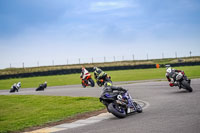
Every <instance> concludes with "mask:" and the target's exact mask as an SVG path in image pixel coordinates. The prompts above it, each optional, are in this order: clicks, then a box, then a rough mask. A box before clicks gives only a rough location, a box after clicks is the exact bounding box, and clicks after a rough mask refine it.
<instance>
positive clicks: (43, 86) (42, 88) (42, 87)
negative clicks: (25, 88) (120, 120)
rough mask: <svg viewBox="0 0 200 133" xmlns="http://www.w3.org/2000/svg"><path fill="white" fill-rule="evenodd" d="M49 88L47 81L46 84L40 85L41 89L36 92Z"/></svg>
mask: <svg viewBox="0 0 200 133" xmlns="http://www.w3.org/2000/svg"><path fill="white" fill-rule="evenodd" d="M45 88H47V81H45V82H44V84H40V85H39V87H38V88H37V89H36V91H41V90H44V89H45Z"/></svg>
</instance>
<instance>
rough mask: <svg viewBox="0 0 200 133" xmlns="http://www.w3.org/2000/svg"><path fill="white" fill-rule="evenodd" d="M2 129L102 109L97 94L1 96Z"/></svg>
mask: <svg viewBox="0 0 200 133" xmlns="http://www.w3.org/2000/svg"><path fill="white" fill-rule="evenodd" d="M0 101H1V102H0V132H1V133H8V132H12V131H20V130H23V129H24V128H28V127H33V126H39V125H42V124H44V123H50V122H56V121H60V120H63V119H64V118H68V117H72V116H75V115H77V114H81V113H85V112H90V111H95V110H100V109H103V108H104V106H103V104H102V103H100V102H99V100H98V98H93V97H67V96H35V95H26V96H24V95H11V96H4V95H1V96H0Z"/></svg>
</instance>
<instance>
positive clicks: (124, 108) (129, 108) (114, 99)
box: [99, 90, 142, 118]
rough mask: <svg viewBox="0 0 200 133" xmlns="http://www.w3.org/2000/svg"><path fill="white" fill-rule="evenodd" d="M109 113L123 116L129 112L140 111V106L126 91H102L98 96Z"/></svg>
mask: <svg viewBox="0 0 200 133" xmlns="http://www.w3.org/2000/svg"><path fill="white" fill-rule="evenodd" d="M99 99H100V102H102V103H103V104H104V105H105V106H106V108H107V110H108V112H109V113H112V114H113V115H114V116H116V117H118V118H124V117H126V116H127V115H128V114H131V113H135V112H138V113H141V112H142V107H141V106H140V105H139V104H138V103H136V102H135V101H134V100H133V99H132V97H131V95H130V94H129V93H128V92H127V91H118V90H117V91H114V92H106V91H105V92H103V94H102V95H101V97H100V98H99Z"/></svg>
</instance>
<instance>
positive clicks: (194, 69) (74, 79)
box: [0, 66, 200, 89]
mask: <svg viewBox="0 0 200 133" xmlns="http://www.w3.org/2000/svg"><path fill="white" fill-rule="evenodd" d="M175 68H176V69H181V70H184V71H185V73H186V75H187V76H188V77H191V78H198V77H200V66H185V67H175ZM107 73H108V74H109V75H110V76H111V77H112V80H113V81H114V82H115V81H131V80H149V79H164V78H165V68H159V69H156V68H153V69H132V70H120V71H107ZM79 76H80V74H69V75H57V76H42V77H31V78H18V79H17V78H16V79H6V80H0V89H10V87H11V85H13V84H14V83H16V82H19V81H20V82H22V88H32V87H35V88H36V87H38V85H39V84H41V83H44V81H47V82H48V86H60V85H72V84H80V78H79ZM93 77H94V76H93Z"/></svg>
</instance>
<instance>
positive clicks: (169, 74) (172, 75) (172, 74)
mask: <svg viewBox="0 0 200 133" xmlns="http://www.w3.org/2000/svg"><path fill="white" fill-rule="evenodd" d="M179 73H181V74H183V75H184V74H185V73H184V71H182V70H176V69H173V68H171V66H170V65H166V74H165V76H166V78H167V79H168V81H169V82H170V83H169V86H170V87H173V86H178V83H177V82H176V76H177V75H178V74H179ZM185 77H186V76H185ZM186 80H188V79H187V77H186ZM188 81H189V83H190V80H188ZM179 89H180V86H179Z"/></svg>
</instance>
